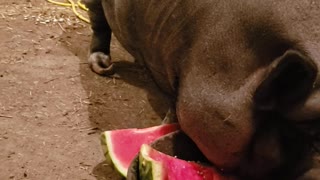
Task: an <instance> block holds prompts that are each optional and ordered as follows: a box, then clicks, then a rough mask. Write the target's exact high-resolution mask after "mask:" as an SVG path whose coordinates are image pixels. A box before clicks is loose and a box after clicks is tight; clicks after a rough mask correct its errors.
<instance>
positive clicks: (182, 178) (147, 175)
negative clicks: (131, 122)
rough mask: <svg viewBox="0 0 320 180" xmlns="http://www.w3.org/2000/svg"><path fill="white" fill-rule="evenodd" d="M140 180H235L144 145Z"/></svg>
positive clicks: (141, 152) (140, 164)
mask: <svg viewBox="0 0 320 180" xmlns="http://www.w3.org/2000/svg"><path fill="white" fill-rule="evenodd" d="M139 177H140V180H189V179H190V180H235V178H233V177H227V176H225V175H221V174H219V172H218V171H216V170H215V169H214V168H213V167H208V166H202V165H200V164H197V163H195V162H188V161H184V160H181V159H177V158H175V157H172V156H169V155H166V154H164V153H161V152H159V151H157V150H155V149H153V148H152V147H151V146H149V145H146V144H143V145H142V146H141V150H140V153H139Z"/></svg>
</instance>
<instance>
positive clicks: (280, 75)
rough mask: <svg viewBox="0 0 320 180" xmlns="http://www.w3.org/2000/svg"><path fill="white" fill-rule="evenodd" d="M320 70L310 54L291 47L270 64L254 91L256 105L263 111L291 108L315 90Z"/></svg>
mask: <svg viewBox="0 0 320 180" xmlns="http://www.w3.org/2000/svg"><path fill="white" fill-rule="evenodd" d="M317 73H318V69H317V66H316V64H315V63H314V62H313V61H312V60H311V59H310V58H308V57H306V56H304V55H303V54H301V53H300V52H298V51H296V50H288V51H286V52H285V53H284V54H283V55H282V56H280V57H279V58H277V59H276V60H275V61H274V62H273V63H272V64H271V65H270V71H269V73H268V75H267V77H266V78H265V79H264V80H263V81H262V83H261V84H260V85H259V87H258V88H257V89H256V92H255V94H254V97H253V98H254V99H253V100H254V103H255V107H256V108H257V109H260V110H281V109H289V108H290V107H292V106H294V105H295V104H296V103H298V102H299V101H301V100H303V99H304V98H305V97H306V96H307V95H308V94H309V93H310V91H311V90H312V88H313V85H314V82H315V79H316V77H317Z"/></svg>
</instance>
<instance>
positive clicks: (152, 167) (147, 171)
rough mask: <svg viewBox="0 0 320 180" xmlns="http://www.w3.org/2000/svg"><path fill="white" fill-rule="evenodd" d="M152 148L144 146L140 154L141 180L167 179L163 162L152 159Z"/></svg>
mask: <svg viewBox="0 0 320 180" xmlns="http://www.w3.org/2000/svg"><path fill="white" fill-rule="evenodd" d="M150 151H151V147H150V146H148V145H146V144H143V145H142V146H141V150H140V153H139V177H140V180H163V179H164V177H165V174H164V172H165V171H164V170H163V165H162V163H161V162H158V161H155V160H154V159H152V158H150V156H149V154H150Z"/></svg>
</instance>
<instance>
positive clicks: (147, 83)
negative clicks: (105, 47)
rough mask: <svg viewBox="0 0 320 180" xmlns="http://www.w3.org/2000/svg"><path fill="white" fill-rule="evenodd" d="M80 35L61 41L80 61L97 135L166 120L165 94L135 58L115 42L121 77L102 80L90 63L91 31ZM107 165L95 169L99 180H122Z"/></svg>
mask: <svg viewBox="0 0 320 180" xmlns="http://www.w3.org/2000/svg"><path fill="white" fill-rule="evenodd" d="M79 31H81V32H78V33H74V32H72V33H68V32H65V33H64V34H63V35H62V37H61V40H62V41H65V42H62V43H63V44H64V45H65V47H66V48H67V49H68V50H69V51H70V52H72V53H73V54H74V55H76V56H77V57H78V58H79V60H80V63H79V66H80V67H79V73H80V77H81V83H82V86H83V88H84V89H85V91H86V93H87V97H88V99H85V100H82V102H83V103H86V104H88V113H89V120H90V122H91V125H92V128H93V129H96V132H95V133H101V132H102V131H105V130H112V129H121V128H134V127H135V128H143V127H150V126H154V125H158V124H160V123H161V120H162V119H163V118H164V116H165V113H166V111H167V110H168V107H169V106H170V103H169V98H168V97H167V96H166V95H165V94H163V93H162V92H161V91H160V90H159V89H158V87H157V86H156V85H155V83H154V82H153V81H152V79H151V78H150V76H149V73H148V72H147V71H146V70H145V69H144V68H143V67H141V66H138V65H133V58H132V57H131V56H130V55H129V54H128V53H126V52H125V51H124V50H123V49H122V47H121V46H120V44H119V43H118V42H117V41H116V40H114V39H113V41H112V46H111V56H112V58H113V59H114V60H116V61H120V62H119V63H118V64H119V65H120V68H118V69H117V70H116V72H117V74H119V75H120V77H121V78H119V79H115V78H110V77H102V76H98V75H96V74H95V73H93V72H92V71H91V70H90V69H89V67H88V64H87V55H88V47H89V44H90V30H89V28H88V27H86V28H83V29H81V30H79ZM105 164H106V163H105V162H101V163H100V164H98V165H97V166H96V167H95V168H94V170H93V174H95V176H96V178H97V179H98V180H103V179H121V177H120V176H119V174H118V173H117V172H116V171H114V169H113V168H111V166H106V165H105Z"/></svg>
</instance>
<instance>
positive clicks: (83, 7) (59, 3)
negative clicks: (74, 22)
mask: <svg viewBox="0 0 320 180" xmlns="http://www.w3.org/2000/svg"><path fill="white" fill-rule="evenodd" d="M47 1H48V2H50V3H53V4H56V5H59V6H66V7H71V8H72V11H73V13H74V14H75V15H76V16H77V17H78V18H79V19H81V20H82V21H84V22H87V23H90V20H89V19H87V18H85V17H84V16H82V15H81V14H80V13H79V12H78V11H77V7H80V8H81V9H83V10H85V11H88V8H87V7H86V6H85V5H84V4H82V3H81V0H78V2H77V4H76V3H75V2H74V1H73V0H68V2H69V3H63V2H57V1H54V0H47Z"/></svg>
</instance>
